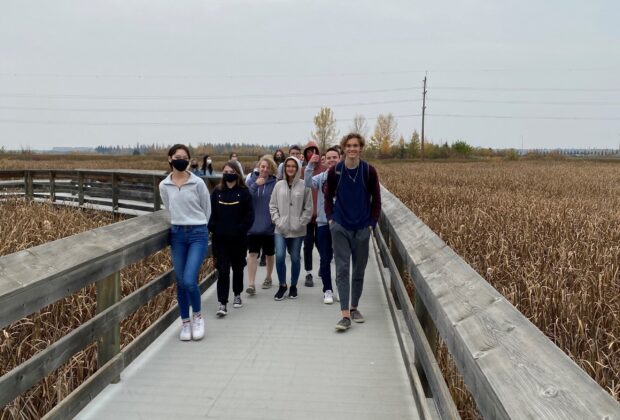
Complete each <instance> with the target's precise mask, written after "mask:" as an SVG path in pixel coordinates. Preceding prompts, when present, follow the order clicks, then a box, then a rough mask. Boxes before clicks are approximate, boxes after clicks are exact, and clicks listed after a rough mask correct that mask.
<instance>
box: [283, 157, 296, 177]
mask: <svg viewBox="0 0 620 420" xmlns="http://www.w3.org/2000/svg"><path fill="white" fill-rule="evenodd" d="M285 170H286V175H287V176H289V177H294V176H295V174H296V173H297V164H296V163H295V162H293V161H292V160H288V161H286V167H285Z"/></svg>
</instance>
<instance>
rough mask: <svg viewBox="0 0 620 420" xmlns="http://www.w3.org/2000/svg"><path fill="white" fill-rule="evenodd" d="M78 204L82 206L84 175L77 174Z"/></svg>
mask: <svg viewBox="0 0 620 420" xmlns="http://www.w3.org/2000/svg"><path fill="white" fill-rule="evenodd" d="M78 204H79V205H80V206H83V205H84V173H83V172H79V173H78Z"/></svg>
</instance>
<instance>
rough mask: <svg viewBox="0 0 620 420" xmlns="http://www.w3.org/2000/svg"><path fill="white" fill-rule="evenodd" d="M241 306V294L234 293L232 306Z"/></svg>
mask: <svg viewBox="0 0 620 420" xmlns="http://www.w3.org/2000/svg"><path fill="white" fill-rule="evenodd" d="M242 306H243V302H242V301H241V295H236V296H235V299H234V300H233V308H241V307H242Z"/></svg>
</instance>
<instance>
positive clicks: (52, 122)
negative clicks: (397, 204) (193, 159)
mask: <svg viewBox="0 0 620 420" xmlns="http://www.w3.org/2000/svg"><path fill="white" fill-rule="evenodd" d="M421 115H422V114H404V115H395V116H394V118H414V117H420V116H421ZM426 116H427V117H441V118H487V119H515V120H519V119H521V120H562V121H620V117H579V116H526V115H524V116H517V115H485V114H426ZM353 120H354V119H353V118H347V119H339V120H338V121H341V122H344V121H353ZM368 120H376V118H368ZM0 123H8V124H40V125H77V126H228V127H234V126H262V125H294V124H311V123H312V122H311V120H302V121H249V122H238V121H237V122H159V121H157V122H155V121H142V122H114V121H61V120H57V121H56V120H22V119H0Z"/></svg>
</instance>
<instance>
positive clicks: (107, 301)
mask: <svg viewBox="0 0 620 420" xmlns="http://www.w3.org/2000/svg"><path fill="white" fill-rule="evenodd" d="M96 288H97V313H101V312H103V311H105V310H106V309H107V308H109V307H110V306H112V305H114V304H115V303H116V302H118V301H119V300H120V299H121V273H120V271H117V272H115V273H112V274H110V275H109V276H108V277H106V278H104V279H102V280H99V281H98V282H97V283H96ZM120 351H121V324H120V319H119V320H115V321H113V322H109V323H108V324H107V325H106V326H105V331H103V333H102V334H101V336H100V337H99V340H98V342H97V366H103V365H105V364H106V363H107V362H108V361H109V360H110V359H112V358H113V357H114V356H116V355H117V354H118V353H120ZM119 379H120V378H116V380H115V382H118V380H119Z"/></svg>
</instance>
